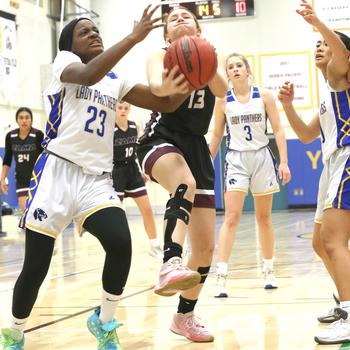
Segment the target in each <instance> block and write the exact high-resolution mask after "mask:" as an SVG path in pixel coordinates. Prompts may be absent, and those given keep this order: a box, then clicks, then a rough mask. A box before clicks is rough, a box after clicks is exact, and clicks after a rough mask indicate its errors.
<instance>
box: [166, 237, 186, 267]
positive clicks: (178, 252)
mask: <svg viewBox="0 0 350 350" xmlns="http://www.w3.org/2000/svg"><path fill="white" fill-rule="evenodd" d="M174 256H177V257H179V258H181V257H182V247H181V245H180V244H178V243H176V242H168V243H165V244H164V257H163V263H166V262H167V261H168V260H169V259H171V258H173V257H174Z"/></svg>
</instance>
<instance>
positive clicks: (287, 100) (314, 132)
mask: <svg viewBox="0 0 350 350" xmlns="http://www.w3.org/2000/svg"><path fill="white" fill-rule="evenodd" d="M278 99H279V101H280V102H281V103H282V106H283V109H284V112H285V113H286V116H287V118H288V120H289V123H290V126H291V127H292V129H293V130H294V132H295V133H296V134H297V136H298V138H299V140H300V141H301V142H302V143H309V142H312V141H313V140H315V139H316V138H317V137H318V136H319V135H320V120H319V117H318V114H317V115H316V116H315V117H314V118H313V119H312V120H311V122H310V123H309V124H305V123H304V122H303V121H302V120H301V118H300V117H299V115H298V113H297V112H296V110H295V109H294V106H293V99H294V85H293V84H292V83H290V82H289V81H286V82H285V83H284V84H283V85H282V87H281V88H280V91H279V93H278Z"/></svg>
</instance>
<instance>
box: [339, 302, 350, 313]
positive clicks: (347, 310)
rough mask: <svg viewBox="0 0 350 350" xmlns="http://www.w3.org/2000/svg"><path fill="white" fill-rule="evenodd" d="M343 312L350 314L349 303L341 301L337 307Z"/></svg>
mask: <svg viewBox="0 0 350 350" xmlns="http://www.w3.org/2000/svg"><path fill="white" fill-rule="evenodd" d="M339 306H340V307H341V308H342V309H343V310H345V311H346V312H347V313H350V301H349V300H347V301H341V302H340V305H339Z"/></svg>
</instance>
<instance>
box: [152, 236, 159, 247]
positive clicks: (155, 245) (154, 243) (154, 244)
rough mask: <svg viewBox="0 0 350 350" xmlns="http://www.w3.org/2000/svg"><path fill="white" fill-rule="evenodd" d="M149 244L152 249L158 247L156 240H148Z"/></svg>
mask: <svg viewBox="0 0 350 350" xmlns="http://www.w3.org/2000/svg"><path fill="white" fill-rule="evenodd" d="M149 244H150V245H151V247H153V248H158V247H160V244H159V241H158V238H152V239H150V240H149Z"/></svg>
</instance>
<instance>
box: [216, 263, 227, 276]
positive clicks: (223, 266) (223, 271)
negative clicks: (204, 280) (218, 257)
mask: <svg viewBox="0 0 350 350" xmlns="http://www.w3.org/2000/svg"><path fill="white" fill-rule="evenodd" d="M227 271H228V264H227V263H225V262H218V263H216V273H217V274H218V275H227Z"/></svg>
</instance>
